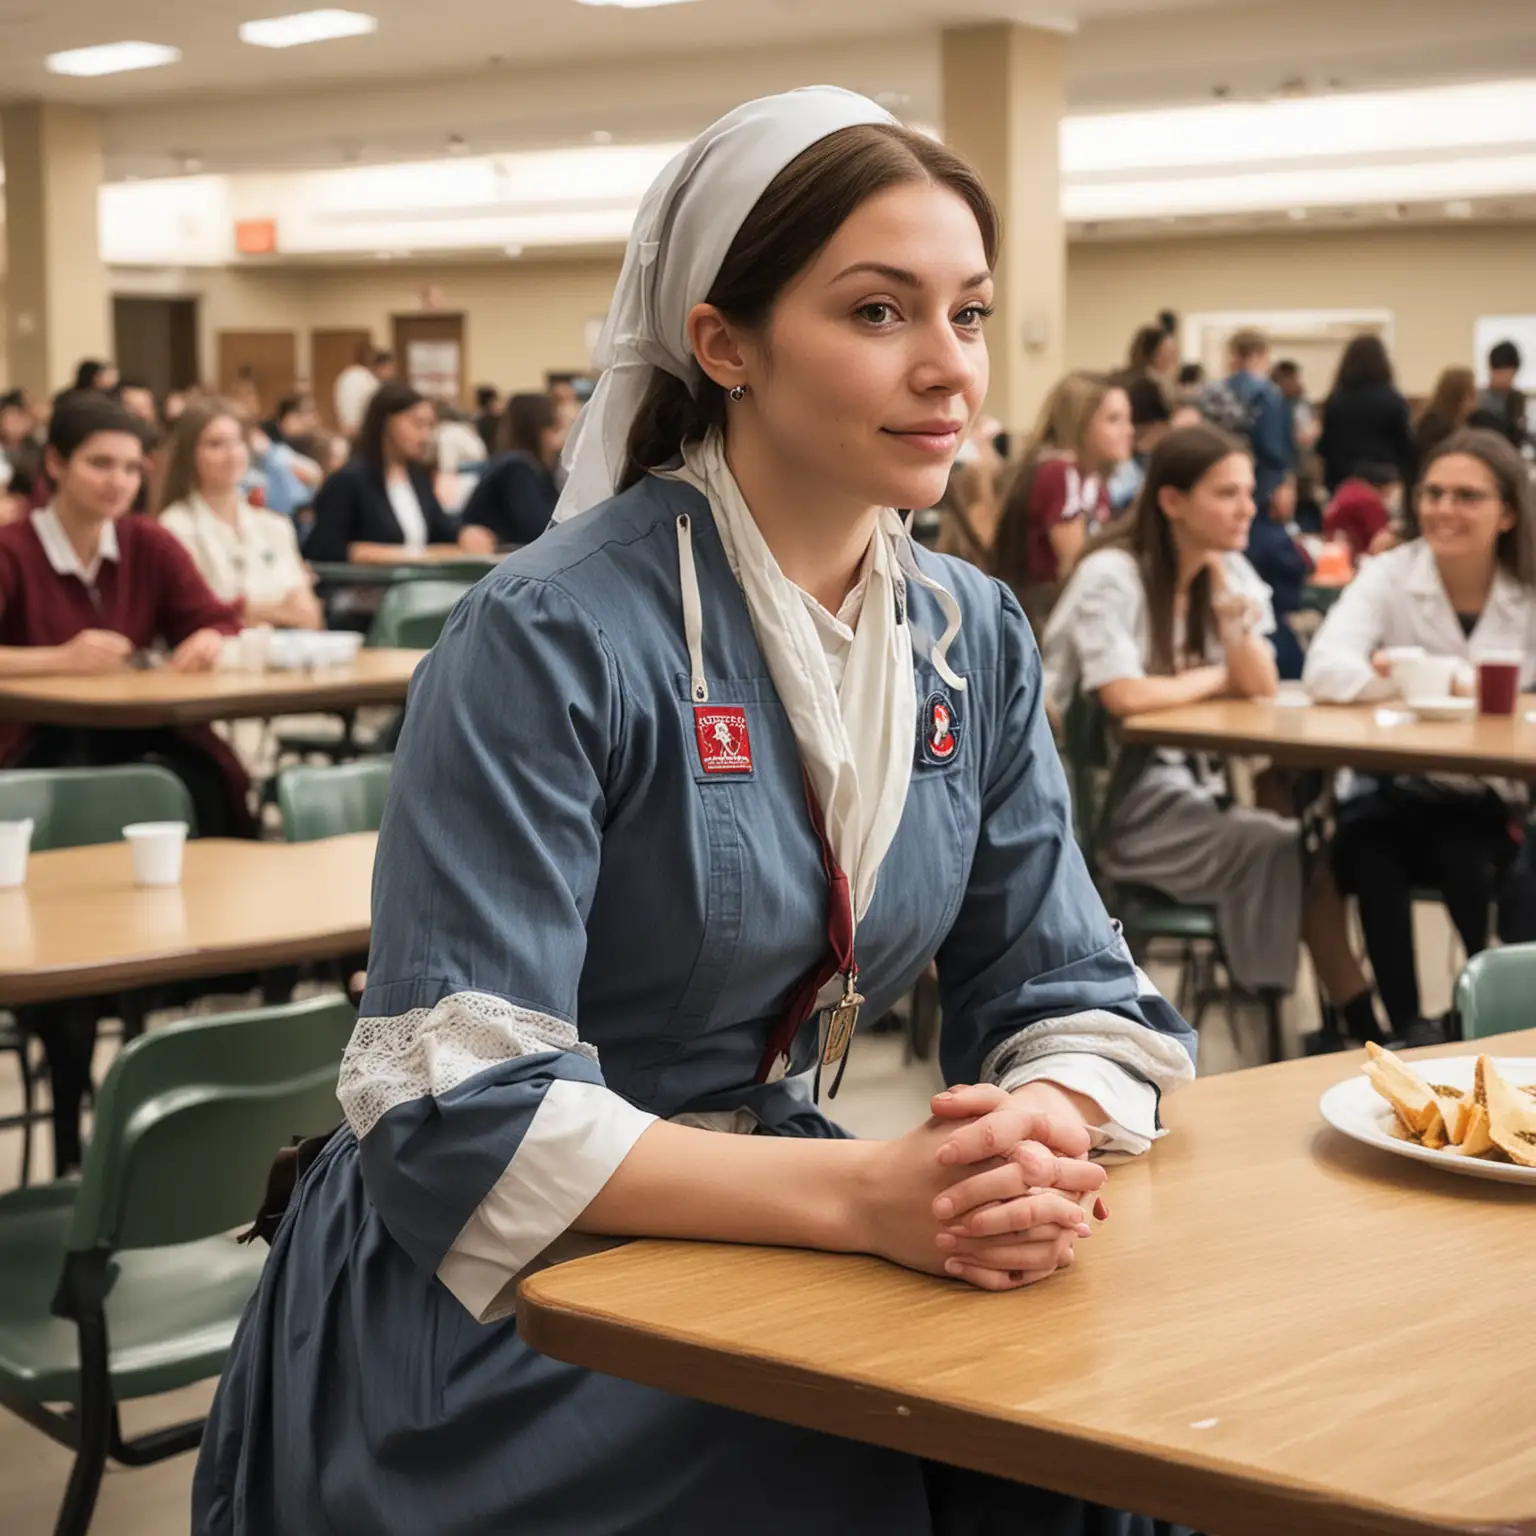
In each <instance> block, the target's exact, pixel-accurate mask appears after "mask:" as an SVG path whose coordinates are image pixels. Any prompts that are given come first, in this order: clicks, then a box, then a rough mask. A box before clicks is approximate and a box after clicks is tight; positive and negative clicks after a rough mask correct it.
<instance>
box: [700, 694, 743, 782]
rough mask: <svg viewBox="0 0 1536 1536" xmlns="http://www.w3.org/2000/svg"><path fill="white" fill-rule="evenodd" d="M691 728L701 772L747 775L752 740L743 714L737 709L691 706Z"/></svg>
mask: <svg viewBox="0 0 1536 1536" xmlns="http://www.w3.org/2000/svg"><path fill="white" fill-rule="evenodd" d="M693 728H694V730H695V731H696V732H698V737H699V762H700V764H701V765H702V767H703V769H704V772H705V773H751V772H752V740H751V738H750V737H749V736H748V734H747V712H746V710H744V709H740V708H730V707H727V708H722V709H715V708H712V707H711V706H710V705H708V704H695V705H694V707H693Z"/></svg>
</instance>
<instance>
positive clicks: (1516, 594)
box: [1303, 430, 1536, 1041]
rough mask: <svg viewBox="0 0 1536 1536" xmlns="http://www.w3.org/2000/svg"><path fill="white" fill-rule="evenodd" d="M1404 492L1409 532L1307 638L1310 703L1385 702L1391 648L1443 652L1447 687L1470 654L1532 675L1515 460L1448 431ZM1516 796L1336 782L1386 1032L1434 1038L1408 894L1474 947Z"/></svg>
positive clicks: (1469, 666) (1524, 495)
mask: <svg viewBox="0 0 1536 1536" xmlns="http://www.w3.org/2000/svg"><path fill="white" fill-rule="evenodd" d="M1415 501H1416V509H1417V512H1418V522H1419V530H1420V536H1419V537H1418V538H1417V539H1415V540H1413V541H1412V542H1411V543H1408V544H1404V545H1402V546H1401V547H1400V548H1398V549H1394V550H1392V551H1391V552H1390V553H1388V554H1385V555H1382V556H1381V557H1380V558H1379V559H1376V560H1373V561H1372V562H1371V563H1370V565H1369V566H1367V567H1366V569H1365V570H1364V571H1362V573H1361V574H1360V576H1359V577H1358V578H1357V579H1356V580H1355V581H1354V582H1353V583H1352V584H1351V585H1350V586H1349V587H1348V588H1346V589H1345V592H1344V595H1343V597H1341V598H1340V599H1339V601H1338V603H1337V604H1336V605H1335V606H1334V608H1333V610H1332V611H1331V612H1330V613H1329V615H1328V618H1327V620H1326V621H1325V622H1324V624H1323V627H1322V628H1321V629H1320V630H1319V631H1318V633H1317V636H1316V638H1315V639H1314V640H1313V642H1312V647H1311V649H1310V650H1309V651H1308V653H1307V662H1306V670H1305V672H1304V674H1303V677H1304V680H1305V682H1306V685H1307V690H1308V692H1309V693H1310V694H1311V695H1312V697H1313V698H1314V699H1318V700H1323V701H1327V702H1330V703H1349V702H1352V701H1355V700H1360V701H1366V700H1371V699H1379V698H1385V697H1388V696H1390V695H1391V694H1392V693H1393V692H1394V691H1395V689H1394V687H1393V684H1392V682H1391V680H1390V679H1391V666H1390V664H1389V652H1390V650H1391V649H1392V648H1393V647H1397V646H1420V647H1422V648H1423V649H1424V650H1425V651H1426V652H1427V653H1429V654H1430V655H1434V656H1454V657H1456V658H1457V660H1458V668H1457V674H1458V675H1457V683H1456V686H1457V690H1458V692H1465V693H1470V692H1471V691H1472V688H1473V685H1474V681H1475V671H1474V658H1475V657H1476V656H1477V655H1478V654H1479V653H1480V652H1489V651H1510V652H1519V653H1520V654H1521V655H1522V656H1523V658H1524V662H1523V665H1522V668H1521V681H1522V684H1524V685H1527V686H1528V685H1529V684H1530V682H1531V680H1532V677H1533V673H1536V527H1533V522H1532V518H1533V509H1532V505H1531V490H1530V482H1529V477H1528V475H1527V472H1526V468H1525V463H1524V461H1523V460H1522V459H1521V457H1520V455H1519V454H1518V453H1517V452H1516V451H1515V450H1514V449H1513V448H1512V447H1511V446H1510V445H1509V443H1508V442H1506V441H1505V440H1504V439H1503V438H1501V437H1500V436H1499V435H1498V434H1497V433H1494V432H1487V431H1479V430H1463V431H1460V432H1456V433H1453V434H1452V435H1451V436H1450V437H1448V438H1446V439H1445V440H1444V441H1443V442H1442V443H1440V444H1439V445H1438V446H1436V447H1435V448H1434V449H1433V450H1432V451H1431V452H1430V454H1429V456H1428V457H1427V458H1426V460H1425V462H1424V465H1423V467H1422V469H1421V471H1420V477H1419V482H1418V486H1417V490H1416V493H1415ZM1522 800H1523V795H1522V794H1521V793H1520V792H1519V791H1518V790H1517V789H1516V787H1515V786H1513V785H1509V784H1505V783H1503V782H1500V781H1495V780H1486V779H1473V778H1468V777H1465V776H1462V775H1444V774H1435V775H1430V776H1429V777H1426V778H1404V777H1396V776H1394V777H1386V778H1375V777H1370V776H1367V775H1364V774H1354V773H1347V774H1345V775H1343V776H1342V777H1341V782H1340V807H1339V825H1338V835H1337V838H1336V840H1335V843H1334V869H1335V874H1336V875H1337V877H1338V882H1339V886H1340V888H1341V889H1343V890H1344V891H1346V892H1353V893H1354V894H1355V896H1356V897H1358V899H1359V902H1360V924H1361V927H1362V928H1363V929H1364V931H1365V943H1366V948H1367V950H1368V951H1369V953H1370V957H1371V964H1372V966H1373V967H1374V969H1375V972H1376V983H1377V988H1378V990H1379V991H1380V993H1381V998H1382V1002H1383V1003H1384V1004H1385V1006H1386V1010H1387V1016H1388V1017H1389V1018H1390V1020H1391V1022H1392V1028H1393V1031H1394V1032H1395V1033H1396V1034H1397V1035H1398V1036H1400V1037H1405V1038H1408V1039H1409V1040H1411V1041H1419V1040H1422V1039H1426V1038H1434V1037H1435V1035H1436V1033H1437V1032H1436V1030H1435V1028H1434V1026H1427V1025H1425V1024H1424V1022H1423V1021H1422V1020H1421V1018H1420V1011H1419V989H1418V981H1417V977H1416V973H1415V969H1414V955H1413V922H1412V892H1413V890H1414V889H1415V888H1422V887H1425V886H1428V887H1432V888H1433V889H1435V890H1438V891H1439V893H1440V895H1441V898H1442V899H1443V900H1444V902H1445V905H1446V907H1447V908H1448V910H1449V911H1450V914H1451V920H1452V921H1453V922H1454V923H1455V924H1456V928H1457V931H1458V932H1459V933H1460V935H1461V939H1462V943H1463V944H1465V946H1466V950H1467V953H1468V955H1474V954H1476V953H1477V952H1478V951H1479V950H1481V949H1484V948H1486V947H1487V943H1488V909H1489V904H1490V902H1491V900H1492V898H1493V896H1494V894H1495V892H1496V891H1497V889H1498V887H1499V884H1500V882H1501V881H1502V880H1503V877H1504V875H1505V873H1506V871H1507V870H1508V868H1509V866H1510V864H1511V863H1512V862H1513V860H1514V858H1515V854H1516V852H1517V851H1518V849H1519V845H1520V838H1521V815H1522V805H1521V802H1522ZM1505 937H1506V938H1508V937H1514V936H1512V935H1506V936H1505ZM1518 937H1521V938H1533V937H1536V933H1533V934H1522V935H1518Z"/></svg>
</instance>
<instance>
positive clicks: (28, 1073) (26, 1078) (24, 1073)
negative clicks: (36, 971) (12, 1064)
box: [16, 1035, 37, 1189]
mask: <svg viewBox="0 0 1536 1536" xmlns="http://www.w3.org/2000/svg"><path fill="white" fill-rule="evenodd" d="M29 1044H30V1041H29V1040H28V1037H27V1036H26V1035H23V1036H22V1037H21V1049H20V1050H19V1051H17V1053H16V1059H17V1061H18V1062H19V1063H20V1071H21V1112H22V1114H23V1115H24V1116H25V1117H26V1118H25V1119H24V1120H23V1121H22V1125H21V1187H22V1188H23V1189H25V1188H26V1187H27V1185H28V1184H30V1183H31V1182H32V1116H33V1115H34V1114H35V1113H36V1111H37V1079H36V1078H34V1077H33V1075H32V1053H31V1052H30V1051H29V1050H28V1048H27V1047H28V1045H29Z"/></svg>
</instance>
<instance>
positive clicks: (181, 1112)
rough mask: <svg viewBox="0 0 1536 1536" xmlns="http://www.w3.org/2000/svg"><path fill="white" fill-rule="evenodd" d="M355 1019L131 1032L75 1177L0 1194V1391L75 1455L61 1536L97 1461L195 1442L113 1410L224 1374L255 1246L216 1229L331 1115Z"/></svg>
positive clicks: (193, 1023) (338, 1016)
mask: <svg viewBox="0 0 1536 1536" xmlns="http://www.w3.org/2000/svg"><path fill="white" fill-rule="evenodd" d="M355 1017H356V1016H355V1014H354V1012H353V1009H352V1007H351V1005H350V1004H349V1003H348V1002H347V1001H346V1000H345V999H344V998H340V997H326V998H315V999H312V1000H310V1001H307V1002H302V1003H291V1004H288V1005H286V1006H284V1007H281V1008H269V1009H260V1010H256V1011H254V1012H249V1013H235V1014H227V1015H224V1016H222V1017H214V1018H204V1019H192V1020H188V1021H187V1022H185V1023H181V1024H173V1025H170V1026H168V1027H167V1028H165V1029H159V1030H156V1031H155V1032H154V1033H153V1034H148V1035H144V1036H142V1037H140V1038H139V1039H138V1040H135V1041H133V1042H132V1043H131V1044H130V1045H128V1046H126V1047H125V1048H124V1049H123V1051H122V1054H121V1055H119V1056H118V1058H117V1060H116V1061H115V1062H114V1063H113V1065H112V1070H111V1071H110V1072H109V1073H108V1074H107V1079H106V1082H105V1083H104V1084H103V1085H102V1089H101V1095H100V1098H99V1099H98V1101H97V1105H96V1126H95V1133H94V1135H93V1136H92V1137H91V1144H90V1147H89V1149H88V1151H87V1152H86V1157H85V1167H84V1171H83V1172H82V1174H81V1177H80V1179H79V1181H78V1183H77V1182H75V1181H73V1180H68V1181H65V1182H62V1183H58V1184H50V1185H41V1186H38V1187H37V1188H34V1189H22V1190H17V1191H15V1192H14V1193H12V1194H9V1195H5V1196H0V1275H3V1276H4V1283H3V1284H0V1402H3V1403H4V1405H5V1406H6V1407H8V1408H10V1409H11V1410H12V1411H13V1412H15V1413H16V1414H18V1415H19V1416H20V1417H21V1418H23V1419H25V1420H26V1421H27V1422H28V1423H29V1424H31V1425H33V1426H34V1427H35V1428H37V1429H40V1430H41V1431H42V1432H43V1433H44V1434H46V1435H48V1436H49V1437H50V1438H51V1439H54V1440H57V1441H58V1442H59V1443H60V1444H62V1445H66V1446H69V1447H70V1448H71V1449H72V1450H74V1452H75V1465H74V1469H73V1471H72V1472H71V1474H70V1479H69V1487H68V1490H67V1492H66V1494H65V1496H64V1502H63V1505H62V1507H61V1509H60V1512H59V1518H58V1523H57V1525H56V1527H55V1530H56V1533H58V1536H81V1533H83V1532H84V1531H85V1530H86V1528H87V1526H88V1525H89V1524H90V1519H91V1512H92V1510H93V1509H94V1507H95V1503H96V1495H97V1491H98V1489H99V1488H100V1486H101V1477H102V1472H103V1470H104V1469H105V1466H106V1461H107V1457H108V1456H109V1455H110V1456H111V1457H112V1458H113V1459H114V1460H116V1461H119V1462H121V1463H123V1464H124V1465H126V1466H144V1465H148V1464H149V1463H151V1462H156V1461H162V1460H164V1459H165V1458H166V1457H168V1456H176V1455H180V1454H181V1453H182V1452H183V1451H188V1450H191V1449H193V1448H194V1447H195V1446H196V1445H197V1444H198V1441H199V1440H200V1438H201V1436H202V1430H203V1426H202V1422H201V1421H196V1422H192V1423H187V1424H178V1425H175V1426H172V1427H170V1428H166V1429H161V1430H156V1431H155V1432H154V1433H152V1434H147V1435H144V1436H141V1437H140V1438H139V1439H137V1440H132V1441H125V1440H124V1439H123V1437H122V1430H121V1426H120V1424H119V1421H118V1404H119V1403H122V1402H126V1401H128V1400H129V1399H132V1398H139V1397H150V1396H154V1395H156V1394H158V1393H162V1392H171V1391H175V1390H176V1389H178V1388H180V1387H184V1386H187V1385H189V1384H190V1383H192V1382H196V1381H204V1380H206V1379H208V1378H209V1377H212V1376H217V1375H218V1374H219V1372H220V1371H221V1370H222V1369H223V1366H224V1359H225V1356H226V1355H227V1354H228V1352H229V1347H230V1343H231V1341H232V1340H233V1339H234V1335H235V1326H236V1324H237V1323H238V1322H239V1320H240V1314H241V1312H242V1311H243V1309H244V1307H245V1303H246V1301H247V1299H248V1298H249V1297H250V1294H251V1292H252V1291H253V1290H254V1289H255V1286H256V1281H257V1278H258V1276H259V1275H260V1273H261V1265H262V1260H263V1258H264V1257H265V1250H264V1249H263V1248H259V1247H257V1246H255V1245H253V1246H250V1247H240V1246H238V1245H236V1244H235V1243H234V1242H233V1241H232V1240H231V1239H230V1238H229V1237H228V1236H226V1235H225V1234H227V1233H228V1232H229V1231H230V1230H231V1229H232V1228H234V1227H237V1226H244V1225H245V1224H246V1223H247V1222H248V1221H249V1220H250V1218H251V1216H252V1214H253V1213H254V1212H255V1211H256V1209H257V1207H258V1206H259V1205H260V1203H261V1200H262V1196H263V1193H264V1191H265V1189H266V1180H267V1173H268V1169H269V1168H270V1166H271V1163H272V1160H273V1158H274V1156H275V1155H276V1154H277V1152H278V1151H279V1150H280V1149H281V1148H283V1147H285V1146H287V1145H289V1143H290V1141H291V1140H292V1138H293V1137H295V1136H308V1135H316V1134H319V1133H322V1132H324V1131H326V1130H328V1129H330V1128H331V1127H332V1126H334V1125H336V1124H337V1122H338V1121H339V1119H340V1111H339V1110H338V1107H337V1104H336V1078H337V1073H338V1071H339V1068H340V1063H341V1054H342V1051H343V1050H344V1049H345V1047H346V1042H347V1038H348V1036H349V1034H350V1033H351V1030H352V1026H353V1023H354V1021H355ZM58 1403H67V1404H69V1405H70V1409H69V1411H67V1412H61V1411H59V1410H58V1409H57V1408H56V1407H50V1406H48V1405H49V1404H58Z"/></svg>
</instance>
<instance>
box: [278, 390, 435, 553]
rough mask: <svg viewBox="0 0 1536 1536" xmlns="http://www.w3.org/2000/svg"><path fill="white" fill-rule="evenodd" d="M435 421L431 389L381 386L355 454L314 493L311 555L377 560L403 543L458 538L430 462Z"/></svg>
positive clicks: (418, 546) (415, 545)
mask: <svg viewBox="0 0 1536 1536" xmlns="http://www.w3.org/2000/svg"><path fill="white" fill-rule="evenodd" d="M436 426H437V415H436V412H435V411H434V410H433V409H432V402H431V401H430V400H428V399H427V398H426V396H425V395H422V394H419V393H418V392H417V391H416V390H414V389H412V388H411V386H410V385H409V384H406V383H402V382H400V381H398V380H393V379H391V380H389V381H387V382H386V383H383V384H380V385H379V387H378V389H377V390H376V391H375V392H374V395H373V398H372V399H371V400H370V401H369V402H368V409H367V412H366V414H365V415H364V417H363V425H362V428H361V430H360V431H359V432H358V434H357V445H356V447H355V449H354V450H353V453H352V457H351V458H350V459H349V460H348V461H347V462H346V463H345V464H343V465H342V467H341V468H340V469H338V470H337V471H336V473H335V474H333V475H332V476H331V477H330V479H328V480H327V481H326V482H325V484H324V485H322V486H321V487H320V490H319V493H318V494H317V495H316V496H315V525H314V528H313V529H312V530H311V532H310V535H309V538H308V540H307V541H306V543H305V545H304V553H305V555H306V556H307V557H308V558H309V559H310V560H329V561H337V562H340V561H350V562H351V563H352V564H354V565H366V564H369V563H370V562H371V563H375V564H377V563H380V562H387V561H390V560H393V559H395V558H396V557H397V556H398V555H399V554H400V551H401V548H402V546H403V547H404V548H405V549H407V550H418V551H419V550H422V549H425V548H426V547H427V546H428V545H429V544H452V543H453V541H454V537H455V528H454V524H453V520H452V518H450V517H449V516H448V514H447V513H446V512H444V511H443V509H442V506H441V504H440V503H439V502H438V499H437V492H436V491H435V490H433V488H432V474H431V471H430V470H428V468H427V457H428V455H429V454H430V453H431V451H432V434H433V431H434V430H435V428H436Z"/></svg>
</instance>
